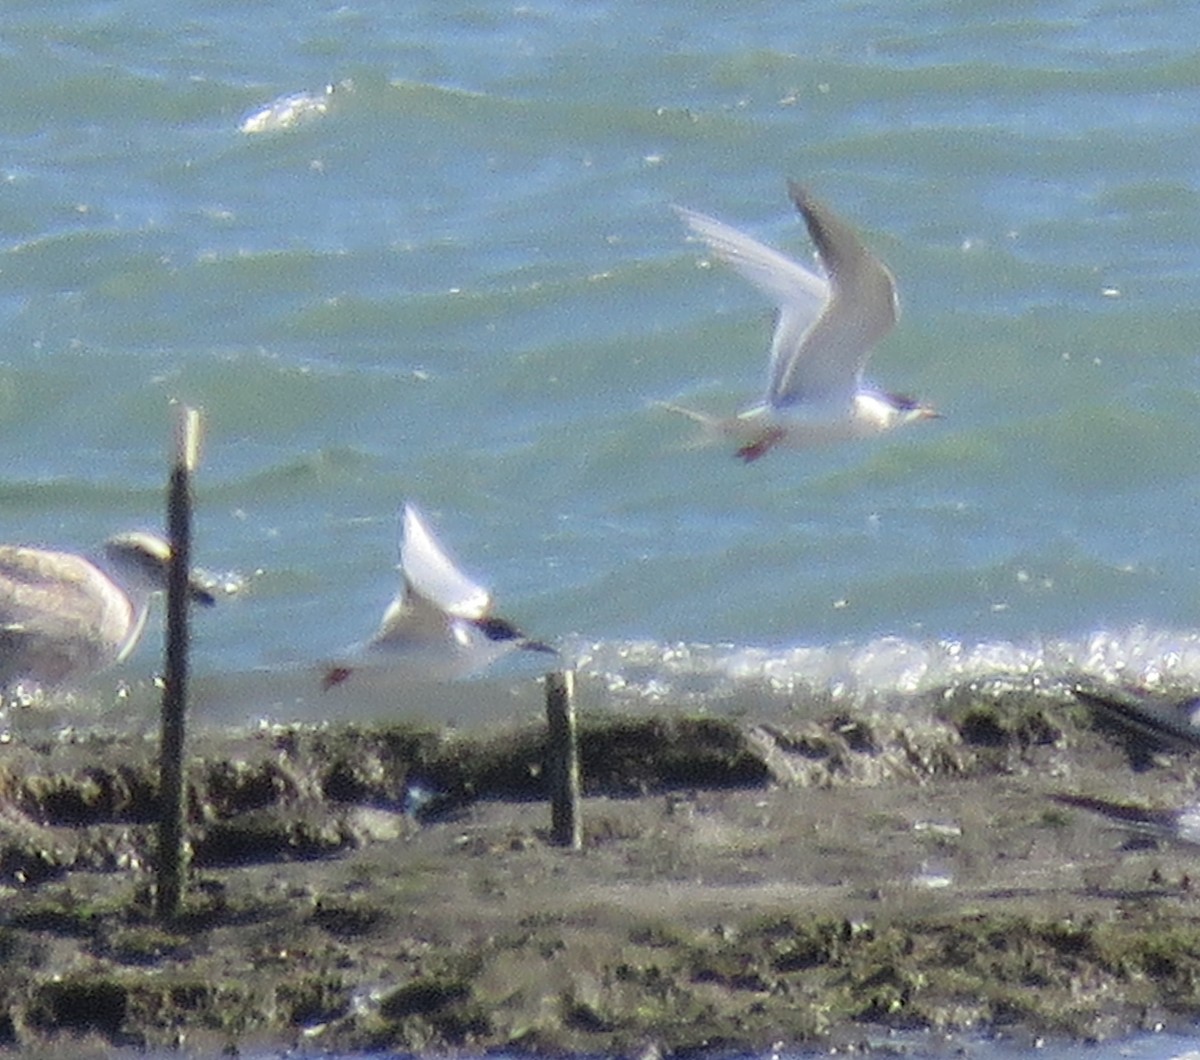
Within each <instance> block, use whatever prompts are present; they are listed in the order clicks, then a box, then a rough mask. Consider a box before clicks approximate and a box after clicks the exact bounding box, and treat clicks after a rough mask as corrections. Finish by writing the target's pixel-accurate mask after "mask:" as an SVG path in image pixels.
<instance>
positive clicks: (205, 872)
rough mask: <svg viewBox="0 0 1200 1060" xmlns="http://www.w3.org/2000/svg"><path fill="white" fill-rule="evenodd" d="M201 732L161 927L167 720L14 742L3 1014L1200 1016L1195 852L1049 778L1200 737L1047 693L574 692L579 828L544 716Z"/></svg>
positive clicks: (231, 1035) (1147, 769) (1100, 786)
mask: <svg viewBox="0 0 1200 1060" xmlns="http://www.w3.org/2000/svg"><path fill="white" fill-rule="evenodd" d="M810 706H811V705H810ZM190 747H191V750H192V755H193V757H192V761H191V763H190V766H189V774H188V775H189V785H190V786H189V799H188V807H189V824H188V836H189V843H190V850H191V856H192V867H191V874H190V877H189V886H188V891H187V895H186V899H185V904H184V909H183V911H182V914H181V915H180V917H179V918H177V919H175V920H173V921H170V922H165V923H164V922H160V921H159V920H158V919H156V918H155V915H154V910H153V902H152V885H153V881H154V873H153V858H154V839H155V831H154V826H153V823H152V822H153V819H154V813H155V791H156V785H155V763H154V748H153V745H152V742H150V741H146V740H143V739H137V740H131V739H124V738H119V737H114V736H106V737H100V736H95V735H93V736H87V735H79V734H74V735H70V736H62V737H59V738H55V739H49V738H48V739H44V740H39V741H34V742H26V741H21V740H15V741H12V742H11V743H10V744H9V745H8V746H6V747H5V748H4V749H3V753H4V758H3V767H2V769H0V880H2V881H3V883H4V892H3V893H4V902H3V905H2V906H0V952H3V954H4V960H3V962H2V963H0V998H2V999H3V1005H2V1006H0V1042H4V1043H7V1044H9V1045H13V1046H21V1047H24V1048H26V1049H27V1050H31V1051H35V1050H38V1049H50V1050H51V1051H53V1050H61V1049H62V1048H64V1047H66V1046H67V1045H70V1046H71V1047H72V1048H74V1049H77V1050H82V1049H85V1048H87V1047H89V1046H96V1047H111V1046H114V1045H129V1046H135V1047H143V1046H148V1047H158V1046H176V1045H184V1046H189V1047H193V1048H196V1049H200V1050H220V1049H222V1048H227V1047H238V1048H241V1049H243V1050H246V1049H251V1048H256V1047H261V1046H263V1045H270V1046H279V1047H294V1048H299V1049H302V1050H311V1051H312V1052H321V1051H324V1050H349V1051H356V1050H363V1051H365V1050H370V1049H396V1050H412V1051H419V1052H449V1051H463V1050H466V1051H473V1052H481V1051H483V1050H486V1049H494V1048H505V1049H508V1050H515V1051H526V1052H536V1053H550V1052H562V1051H573V1052H588V1053H593V1054H596V1053H604V1054H610V1055H631V1056H633V1055H636V1056H639V1057H640V1056H653V1055H655V1054H656V1053H662V1054H675V1053H685V1052H694V1051H718V1052H720V1051H730V1050H740V1049H764V1048H769V1047H771V1046H773V1045H777V1044H779V1043H784V1044H787V1045H800V1046H803V1045H821V1046H823V1047H824V1046H830V1045H839V1046H842V1047H849V1046H852V1045H858V1044H861V1043H862V1042H863V1041H864V1040H866V1039H868V1038H870V1037H871V1036H872V1035H876V1034H878V1033H881V1032H886V1030H887V1029H888V1028H895V1029H902V1030H912V1029H929V1030H932V1031H935V1032H936V1031H963V1030H966V1031H982V1032H985V1033H996V1034H1003V1035H1006V1036H1011V1037H1014V1038H1016V1039H1017V1040H1032V1039H1036V1038H1038V1037H1040V1036H1045V1035H1061V1036H1065V1037H1072V1038H1082V1039H1096V1038H1104V1037H1111V1036H1115V1035H1121V1034H1125V1033H1128V1032H1130V1031H1133V1030H1136V1029H1141V1028H1146V1027H1157V1026H1161V1025H1165V1026H1184V1025H1187V1024H1189V1023H1190V1022H1191V1021H1192V1020H1194V1019H1195V1018H1196V1016H1197V1014H1198V1013H1200V910H1198V909H1197V904H1196V901H1195V895H1194V889H1193V885H1192V881H1191V873H1192V872H1193V871H1194V869H1195V861H1194V851H1193V850H1192V849H1191V848H1188V847H1186V846H1180V845H1178V844H1176V845H1166V846H1160V845H1157V844H1155V843H1153V842H1149V841H1146V840H1141V841H1139V842H1138V843H1135V844H1132V845H1131V844H1130V842H1129V841H1128V838H1127V835H1128V833H1127V832H1125V831H1122V830H1117V829H1114V828H1113V827H1112V825H1111V823H1110V822H1107V821H1106V820H1105V819H1104V818H1103V817H1101V816H1100V815H1098V814H1095V813H1089V812H1086V811H1084V810H1079V809H1076V808H1073V807H1070V806H1064V805H1062V804H1060V803H1058V802H1056V801H1054V799H1053V798H1052V796H1054V795H1056V794H1064V793H1066V794H1075V795H1086V796H1094V797H1099V798H1106V799H1114V800H1123V801H1126V802H1128V803H1131V804H1135V805H1140V806H1146V807H1160V808H1161V807H1168V806H1173V805H1179V804H1183V803H1184V802H1186V801H1188V799H1189V798H1190V796H1191V793H1192V792H1193V791H1194V788H1195V779H1196V778H1195V770H1194V766H1193V765H1192V763H1191V762H1190V760H1189V759H1188V757H1187V756H1186V755H1182V754H1165V753H1156V752H1154V751H1153V749H1150V748H1147V746H1146V745H1145V744H1144V743H1140V742H1138V741H1137V740H1135V739H1133V738H1131V737H1128V736H1127V734H1125V733H1124V732H1123V731H1122V730H1112V729H1100V728H1098V727H1097V726H1096V725H1095V723H1094V720H1093V718H1092V716H1091V714H1090V713H1089V712H1088V711H1087V710H1086V709H1084V708H1082V707H1080V706H1079V705H1078V704H1076V703H1074V702H1073V701H1072V700H1071V698H1070V697H1069V696H1066V695H1064V694H1063V693H1062V692H1061V691H1059V692H1050V693H1045V694H1042V693H1037V692H1031V691H1007V692H1003V693H996V692H991V693H985V692H978V691H977V692H969V691H968V692H960V693H956V694H954V695H950V696H942V697H936V698H935V697H931V699H930V703H929V708H928V710H926V711H924V712H915V711H912V710H906V711H905V712H903V713H902V712H892V711H889V710H887V709H876V710H872V711H869V712H858V713H856V712H854V711H846V710H840V711H834V712H826V713H822V708H820V707H819V705H818V706H817V707H815V708H813V709H806V708H805V705H803V704H798V705H797V709H796V711H795V713H794V715H791V716H789V717H787V718H780V717H778V716H775V717H771V718H769V719H754V718H752V717H742V718H739V719H737V720H722V719H713V718H687V717H679V716H672V715H670V714H666V715H664V716H662V717H658V718H614V717H591V718H585V719H584V722H583V726H582V735H581V747H582V753H583V769H584V778H585V790H586V791H587V797H586V798H585V800H584V803H583V806H582V812H583V825H584V847H583V849H582V850H581V851H574V852H573V851H570V850H564V849H562V848H559V847H555V846H553V845H551V844H550V843H549V842H548V826H549V811H548V808H547V806H546V804H545V802H544V801H543V797H544V790H543V787H542V776H543V774H544V767H543V762H542V757H543V747H542V738H541V733H540V731H539V730H538V728H537V727H529V726H526V727H523V728H520V729H512V728H507V727H496V728H491V729H487V730H481V731H476V732H469V733H463V732H457V733H451V732H447V731H445V730H439V729H437V728H412V727H403V726H392V727H381V728H371V727H353V726H347V727H343V728H333V729H328V728H321V729H310V728H302V727H298V728H279V729H273V730H264V731H261V732H258V733H255V734H251V735H247V734H240V735H230V736H217V735H213V736H207V737H204V738H202V739H200V740H196V741H193V742H192V744H191V745H190Z"/></svg>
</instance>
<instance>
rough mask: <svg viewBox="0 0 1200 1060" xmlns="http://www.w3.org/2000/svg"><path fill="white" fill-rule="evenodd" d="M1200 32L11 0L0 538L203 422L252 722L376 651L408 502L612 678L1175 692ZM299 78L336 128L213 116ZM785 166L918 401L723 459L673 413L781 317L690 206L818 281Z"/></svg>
mask: <svg viewBox="0 0 1200 1060" xmlns="http://www.w3.org/2000/svg"><path fill="white" fill-rule="evenodd" d="M1195 27H1196V22H1195V19H1194V15H1193V11H1192V8H1191V7H1190V5H1186V4H1184V3H1182V2H1174V3H1172V2H1163V3H1152V4H1145V5H1138V6H1137V8H1136V10H1134V9H1128V8H1127V5H1122V4H1117V3H1103V2H1093V3H1083V2H1051V0H1042V2H1030V3H1023V4H1000V3H983V2H973V3H963V4H955V5H946V4H941V3H936V4H935V3H912V2H904V3H901V2H899V0H896V2H891V3H886V2H881V3H871V4H861V3H848V2H833V3H826V4H821V5H808V4H792V5H783V4H776V3H769V4H768V3H762V2H757V0H746V2H743V3H740V4H738V5H736V7H734V6H733V5H718V4H701V5H696V4H690V3H689V4H685V3H680V2H678V0H664V2H662V3H658V4H655V5H651V6H649V7H647V6H645V5H641V4H635V3H632V2H628V0H612V2H592V3H587V2H584V3H570V4H567V3H561V2H558V0H548V2H545V3H532V4H522V5H517V6H511V5H496V4H491V3H465V4H452V5H445V4H429V3H413V4H407V5H394V4H385V3H382V2H375V3H359V4H355V5H353V6H350V5H344V4H341V3H315V4H310V5H304V6H302V7H300V8H297V7H296V6H295V5H285V4H282V3H277V2H274V0H264V2H262V3H257V4H254V5H244V4H235V3H232V2H217V0H213V2H195V3H189V4H184V5H182V6H173V5H166V4H161V3H151V2H142V3H123V4H111V3H100V2H93V3H88V4H82V5H81V4H70V5H67V4H64V3H55V2H53V0H52V2H50V3H39V4H32V3H14V4H10V5H8V6H7V7H6V12H5V21H4V27H3V30H2V31H0V58H2V60H3V61H2V62H0V91H2V92H3V96H4V99H5V117H4V120H3V121H2V122H0V148H2V150H0V322H2V326H3V334H4V344H3V348H2V350H0V451H2V452H3V453H4V460H3V461H2V463H0V536H2V537H3V538H4V539H6V540H10V541H20V542H28V543H37V544H49V545H54V546H58V547H69V548H87V547H89V546H91V545H92V544H94V543H95V542H96V541H98V540H99V539H101V538H102V537H104V536H106V535H107V534H108V533H110V532H112V531H114V530H117V529H120V528H124V527H126V526H130V525H133V526H139V527H141V526H153V525H155V524H157V523H160V522H161V516H160V514H159V511H160V508H161V503H162V489H163V485H162V484H163V481H164V459H165V452H166V438H167V435H168V425H169V422H170V416H169V413H168V402H169V401H170V400H171V399H180V400H184V401H187V402H190V403H194V404H196V405H198V406H200V407H202V408H203V410H204V416H205V422H206V445H205V452H204V462H203V466H202V468H201V471H200V474H199V477H198V480H197V500H198V505H199V510H198V515H197V535H198V536H197V544H196V551H197V558H198V559H199V561H200V562H202V563H203V564H204V565H205V566H206V567H208V568H209V569H210V570H213V571H216V572H218V573H219V574H221V575H222V576H224V577H226V578H227V579H228V580H229V582H230V583H231V584H235V585H237V586H239V589H238V591H237V592H236V593H234V594H232V595H231V596H230V597H229V598H228V599H226V600H225V601H223V605H222V608H221V613H220V614H219V615H217V614H212V615H210V614H205V615H202V616H198V618H197V622H198V628H197V643H196V653H195V668H196V671H197V674H198V676H199V678H200V680H201V681H202V682H203V681H204V680H209V681H217V682H219V683H222V688H223V689H229V688H233V689H234V690H235V692H230V693H229V694H230V695H231V696H234V698H237V694H236V689H238V688H241V689H242V693H241V701H240V703H239V706H238V708H237V709H238V710H240V711H244V712H245V715H246V716H247V717H250V716H253V715H254V714H255V713H256V712H258V713H268V714H270V713H272V707H271V704H276V703H278V702H279V700H278V698H277V697H273V695H272V693H271V692H270V691H269V687H270V680H269V679H268V678H264V676H263V671H266V673H267V674H271V673H274V672H285V673H286V674H288V675H289V676H288V680H295V679H296V678H295V674H296V670H295V668H296V667H300V668H303V667H304V666H306V665H309V664H311V663H313V662H315V661H319V660H320V659H322V658H325V657H328V656H329V655H330V654H331V653H335V652H336V651H337V650H338V649H340V648H342V647H343V646H345V645H347V644H350V643H353V642H355V641H358V640H360V639H362V638H363V637H364V636H365V635H367V634H368V633H369V632H370V631H371V630H372V629H373V628H374V626H375V624H376V622H377V621H378V617H379V615H380V614H381V612H382V609H383V607H384V605H385V604H386V603H387V601H388V599H389V597H390V595H391V592H392V590H393V587H394V582H395V573H394V570H393V568H394V565H395V562H396V545H397V512H398V510H399V507H400V505H401V503H402V501H403V500H404V499H406V498H411V499H415V500H417V501H418V502H419V503H420V504H421V505H422V506H423V507H424V508H425V510H426V512H427V513H428V515H429V517H430V520H431V521H432V522H433V523H434V524H435V525H436V526H437V528H438V530H439V532H440V533H441V534H442V535H443V537H444V539H445V541H446V542H447V544H448V545H449V546H450V548H451V549H452V550H453V551H454V552H455V553H456V555H457V556H458V557H459V558H460V559H461V560H462V561H463V563H464V565H465V566H466V567H467V568H468V569H469V570H471V571H472V572H473V573H475V574H477V575H479V576H480V577H482V578H484V579H485V580H487V581H488V583H489V584H490V585H491V586H492V587H493V588H494V589H495V590H496V593H497V596H498V598H499V602H500V605H501V608H502V610H503V611H504V612H505V613H507V614H508V615H509V616H510V617H512V618H513V619H514V620H515V621H517V622H518V623H519V624H520V625H521V626H523V627H524V628H526V629H528V630H529V631H530V632H532V633H534V634H536V635H537V636H540V637H543V638H550V639H555V640H558V641H559V642H560V643H562V644H564V645H565V646H566V647H567V649H568V654H569V655H571V656H572V657H573V658H578V659H579V661H580V664H581V667H582V668H583V670H584V671H585V672H588V673H591V674H593V675H594V676H596V677H597V678H598V679H599V680H598V686H599V687H601V688H604V689H609V690H612V691H613V692H614V694H616V693H619V694H620V695H621V696H624V697H626V698H629V699H645V698H650V699H654V698H657V697H666V698H669V697H670V696H671V695H680V696H685V697H686V696H693V697H695V698H697V699H699V700H701V701H705V700H706V699H707V700H710V701H711V700H714V699H720V700H721V701H722V702H724V701H725V700H727V699H729V698H730V697H732V698H735V699H736V698H737V696H738V695H740V694H741V692H740V691H739V690H747V689H748V690H750V691H752V692H754V694H757V693H758V691H761V690H762V689H763V688H767V689H769V690H774V691H779V692H780V693H781V694H783V695H786V693H787V691H788V690H789V689H790V688H792V687H794V686H795V685H796V684H798V683H808V684H811V685H816V686H818V687H828V688H831V689H833V690H834V691H848V692H850V693H853V694H867V695H872V694H876V693H881V694H887V693H889V692H891V691H895V690H908V689H914V688H915V689H919V688H921V687H926V686H929V685H931V684H936V683H937V682H939V681H944V680H947V679H955V678H957V677H961V676H962V675H968V676H974V675H979V674H988V673H992V672H1008V671H1013V670H1015V671H1018V672H1028V671H1030V670H1034V671H1040V670H1049V671H1055V670H1061V669H1066V668H1070V667H1073V666H1078V665H1083V666H1085V667H1088V668H1091V669H1093V670H1100V671H1105V672H1111V671H1114V670H1123V671H1124V672H1125V673H1126V674H1128V675H1132V676H1141V677H1144V678H1147V679H1151V680H1154V679H1158V678H1160V677H1171V676H1174V677H1180V678H1181V679H1185V680H1186V679H1200V638H1198V635H1197V632H1196V630H1197V628H1198V623H1197V619H1196V616H1197V613H1198V605H1197V589H1198V587H1200V577H1198V575H1197V570H1196V542H1195V533H1194V529H1193V523H1194V521H1195V515H1196V510H1197V505H1196V501H1197V494H1198V492H1200V460H1198V459H1197V450H1198V444H1197V443H1200V387H1198V383H1200V360H1198V357H1197V338H1196V335H1197V331H1198V327H1197V326H1198V324H1200V309H1198V308H1197V307H1198V306H1200V298H1197V295H1198V293H1200V238H1198V237H1200V192H1198V179H1200V178H1198V174H1200V39H1198V38H1200V33H1197V31H1196V28H1195ZM327 84H332V85H334V86H335V89H334V91H333V93H332V94H331V95H329V96H328V97H326V96H324V94H323V90H324V86H325V85H327ZM299 92H309V93H314V94H315V95H314V99H317V100H321V101H323V103H324V104H325V107H324V112H323V113H317V112H314V113H311V114H309V115H308V116H307V120H299V121H296V122H295V123H294V124H292V125H290V126H288V127H286V128H279V129H276V130H275V131H267V132H258V133H246V132H242V131H240V128H239V126H240V125H241V123H242V122H243V121H244V120H245V119H246V118H247V117H248V116H250V115H253V114H254V113H255V112H257V111H259V110H261V109H262V108H264V107H266V106H268V105H270V104H271V103H272V102H273V101H275V100H278V99H280V98H281V97H285V96H289V95H291V94H294V93H299ZM788 176H791V177H794V178H796V179H799V180H801V181H802V182H804V183H805V184H807V185H808V186H810V187H811V188H812V189H813V190H814V191H815V192H816V193H817V194H818V195H819V196H820V197H822V198H823V199H825V200H826V201H827V202H828V203H829V204H830V205H831V206H833V208H834V209H836V210H837V211H839V212H840V213H842V214H843V215H844V216H845V217H847V218H848V219H850V220H851V221H852V222H853V223H854V224H856V225H857V226H858V227H859V228H860V229H861V231H862V232H863V234H864V237H865V238H866V239H867V240H868V242H869V243H870V244H871V245H872V246H873V247H874V248H875V249H876V250H877V252H878V253H879V254H880V255H881V256H882V257H883V258H884V259H885V260H886V261H887V262H888V263H889V265H890V266H891V268H892V269H893V271H894V272H895V274H896V276H897V281H898V285H899V289H900V294H901V299H902V303H903V317H902V320H901V323H900V326H899V327H898V328H897V330H896V332H895V333H894V334H893V335H892V336H891V337H890V338H889V339H888V340H887V341H886V342H885V343H884V344H883V345H882V346H881V348H880V349H879V350H878V352H877V355H876V357H875V359H874V360H873V362H872V373H871V374H872V376H873V378H874V379H875V380H876V381H877V382H878V383H879V384H880V385H883V386H886V387H888V388H889V389H893V390H898V391H901V392H906V393H914V394H918V395H920V396H921V397H922V398H925V399H927V400H929V401H932V402H934V403H935V404H936V405H937V406H938V407H939V408H940V409H942V411H943V412H944V418H943V419H941V420H939V421H936V422H933V423H928V424H922V425H916V426H913V427H911V428H909V429H907V430H905V431H904V432H901V433H897V434H895V435H892V436H890V437H886V438H884V439H882V440H880V441H878V442H874V443H871V444H865V443H864V444H858V445H850V446H846V447H842V448H838V449H831V450H824V451H816V452H804V453H796V452H777V453H773V454H771V455H770V456H769V457H767V458H765V459H763V460H762V461H760V462H758V463H757V464H754V465H752V466H742V465H741V464H739V463H738V462H737V461H736V460H734V459H733V457H732V456H731V455H730V453H729V452H727V451H724V450H721V449H696V448H693V447H692V445H691V444H690V443H691V442H692V441H693V436H692V434H691V432H690V428H689V426H688V424H686V423H684V422H682V421H680V420H677V419H676V418H674V417H672V416H670V415H668V414H666V413H664V412H662V411H660V410H656V409H655V408H653V407H652V403H653V402H654V401H657V400H676V401H683V402H685V403H688V404H695V405H699V406H701V407H704V408H708V409H711V410H713V411H718V412H724V411H730V410H733V409H735V408H738V407H740V406H741V405H743V404H745V403H747V402H749V401H751V400H752V399H753V398H754V397H755V396H756V393H757V391H758V389H759V386H760V384H761V381H762V377H763V372H764V368H765V352H766V348H767V343H768V339H769V333H770V328H771V323H770V307H769V306H767V305H766V304H765V303H764V302H763V300H762V299H761V297H760V296H759V294H758V293H757V292H755V291H754V290H753V289H752V288H750V287H749V286H748V285H747V284H745V283H744V282H743V281H742V280H741V279H739V278H738V277H737V276H736V275H734V274H733V273H732V272H731V271H730V270H728V269H726V268H723V267H720V266H717V267H713V268H704V267H701V265H702V263H703V254H702V251H701V249H700V248H699V247H697V245H695V244H694V243H690V242H688V241H687V240H686V239H685V237H684V233H683V231H682V226H681V225H680V224H679V222H678V220H677V218H676V217H675V216H674V215H673V213H672V211H671V210H670V209H669V205H670V204H671V203H680V204H684V205H687V206H690V207H693V208H695V209H699V210H702V211H704V212H707V213H711V214H714V215H716V216H718V217H720V218H722V219H724V220H727V221H729V222H730V223H733V224H735V225H738V226H739V227H744V228H745V229H747V230H748V231H750V232H752V233H754V234H755V235H756V236H758V237H759V238H762V239H763V240H765V241H767V242H770V243H772V244H774V245H777V246H779V247H780V248H781V249H784V250H786V251H788V252H790V253H794V254H797V255H807V254H808V253H809V252H810V248H809V246H808V244H807V240H806V238H805V235H804V232H803V228H802V225H801V224H800V222H799V219H798V218H797V217H796V216H795V214H794V212H793V210H792V209H791V206H790V204H789V203H788V201H787V197H786V194H785V187H784V180H785V177H788ZM156 650H157V649H156V647H155V646H154V645H153V644H152V643H150V640H149V639H148V641H147V644H145V645H144V646H143V648H142V650H141V651H140V652H139V653H138V655H137V656H136V657H135V659H134V660H133V661H132V662H131V663H129V664H128V665H127V666H126V667H125V668H124V669H123V670H122V672H121V675H122V676H124V677H125V678H128V679H137V678H138V677H139V676H141V675H144V674H146V673H148V672H149V671H150V670H152V669H153V668H154V666H155V664H156V662H157V656H156ZM242 677H244V678H245V684H244V685H239V683H238V682H239V679H240V678H242ZM302 683H303V682H299V683H298V684H297V685H296V687H300V684H302ZM264 689H266V690H265V691H264ZM293 692H294V689H293ZM222 694H224V693H222ZM746 694H750V692H747V693H746ZM291 695H292V692H289V693H288V694H287V695H285V696H284V697H283V698H284V699H285V700H286V699H288V696H291ZM330 709H331V708H330V707H328V706H327V705H326V704H324V703H323V702H320V701H318V702H316V703H315V704H313V705H311V707H310V710H309V713H310V714H311V713H314V712H315V713H316V714H318V715H319V714H320V713H321V712H322V711H325V712H328V711H329V710H330ZM355 709H358V708H357V707H356V701H355V699H354V697H353V696H344V697H342V698H341V699H340V700H339V701H338V703H337V704H336V710H337V711H338V712H353V711H354V710H355ZM463 709H464V710H466V709H468V708H465V707H464V708H463ZM284 712H285V713H286V710H284ZM201 713H203V712H201Z"/></svg>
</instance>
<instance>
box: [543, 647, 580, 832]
mask: <svg viewBox="0 0 1200 1060" xmlns="http://www.w3.org/2000/svg"><path fill="white" fill-rule="evenodd" d="M574 695H575V672H574V671H573V670H557V671H555V672H553V673H548V674H547V675H546V724H547V728H548V732H547V736H546V782H547V784H548V785H549V787H550V841H551V842H552V843H555V844H557V845H558V846H564V847H569V848H570V849H571V850H580V849H582V847H583V822H582V820H581V818H580V813H579V786H580V785H579V738H578V735H577V734H576V731H575V703H574Z"/></svg>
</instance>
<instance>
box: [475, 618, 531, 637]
mask: <svg viewBox="0 0 1200 1060" xmlns="http://www.w3.org/2000/svg"><path fill="white" fill-rule="evenodd" d="M475 625H476V626H477V627H478V628H479V629H481V630H483V634H484V636H486V637H487V639H488V640H496V641H506V640H520V639H521V638H522V637H523V636H524V634H523V633H522V632H521V631H520V630H519V629H517V627H516V626H514V625H513V624H512V623H511V622H506V621H505V620H504V619H502V618H480V619H477V620H476V622H475Z"/></svg>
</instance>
